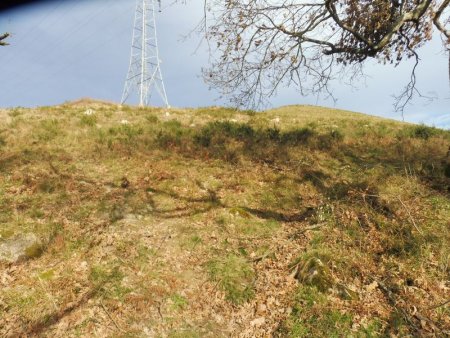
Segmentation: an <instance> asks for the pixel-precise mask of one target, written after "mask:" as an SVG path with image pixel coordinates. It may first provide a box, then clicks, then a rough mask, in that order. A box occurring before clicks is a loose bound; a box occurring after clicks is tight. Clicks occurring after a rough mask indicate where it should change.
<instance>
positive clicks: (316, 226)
mask: <svg viewBox="0 0 450 338" xmlns="http://www.w3.org/2000/svg"><path fill="white" fill-rule="evenodd" d="M326 224H327V223H325V222H324V223H319V224H314V225H311V226H308V227H305V228H302V229H300V230H298V231H296V232H295V233H293V234H292V235H290V236H289V238H290V239H292V238H297V237H298V236H299V235H301V234H303V233H305V232H306V231H310V230H316V229H319V228H321V227H323V226H324V225H326Z"/></svg>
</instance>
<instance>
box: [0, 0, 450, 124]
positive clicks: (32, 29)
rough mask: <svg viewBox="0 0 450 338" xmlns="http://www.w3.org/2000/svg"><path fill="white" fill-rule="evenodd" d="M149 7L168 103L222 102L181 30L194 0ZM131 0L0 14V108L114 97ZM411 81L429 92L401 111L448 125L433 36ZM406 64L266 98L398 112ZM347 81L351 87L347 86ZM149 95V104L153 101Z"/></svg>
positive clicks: (446, 91)
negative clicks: (330, 92) (2, 41)
mask: <svg viewBox="0 0 450 338" xmlns="http://www.w3.org/2000/svg"><path fill="white" fill-rule="evenodd" d="M171 2H172V1H171V0H168V1H166V4H165V3H164V0H163V7H164V9H163V11H162V13H158V33H159V44H160V57H161V59H162V60H163V64H162V71H163V76H164V81H165V85H166V90H167V94H168V97H169V102H170V104H171V105H172V106H176V107H198V106H209V105H225V104H226V103H227V101H226V100H221V99H218V97H219V94H218V93H217V92H215V91H214V90H210V89H209V88H208V85H206V84H205V83H204V82H203V80H202V78H201V69H202V67H206V66H207V65H208V59H209V54H208V52H207V50H206V46H204V45H203V46H201V47H200V48H199V49H197V46H198V43H199V39H200V37H199V36H198V35H195V34H192V35H190V37H188V36H187V35H189V32H190V31H191V30H192V29H193V28H194V27H195V25H196V24H197V23H198V22H199V20H200V18H201V16H202V14H203V12H202V10H203V5H202V1H188V4H184V5H183V4H178V5H173V6H169V5H168V4H169V3H171ZM134 8H135V1H134V0H78V1H75V0H74V1H63V0H55V1H50V2H43V3H41V4H39V5H31V6H26V7H20V8H18V9H16V10H13V11H9V12H2V13H0V32H3V31H8V32H11V33H12V37H11V38H10V39H9V42H10V43H11V45H10V46H8V47H4V48H1V49H0V74H1V77H0V107H14V106H26V107H28V106H38V105H52V104H58V103H62V102H64V101H67V100H75V99H78V98H80V97H92V98H97V99H105V100H111V101H116V102H117V101H119V100H120V98H121V94H122V90H123V85H124V81H125V77H126V74H127V70H128V64H129V56H130V43H131V33H132V28H133V19H134ZM420 56H421V59H422V62H421V64H420V68H419V70H418V82H419V89H420V90H421V91H422V92H423V93H424V94H429V95H432V96H436V97H437V99H435V100H434V101H433V102H431V103H430V102H428V101H427V100H421V99H416V100H415V101H414V102H413V104H412V105H410V106H409V107H408V108H407V110H406V112H405V120H407V121H411V122H418V123H421V122H423V123H426V124H429V125H436V126H440V127H444V128H450V83H449V70H448V55H447V54H445V53H443V48H442V44H441V42H440V39H439V37H437V38H436V39H434V40H433V41H432V42H431V43H430V44H428V45H427V46H426V47H425V48H423V49H422V50H420ZM410 68H411V63H405V64H402V65H401V66H399V67H397V68H393V67H392V66H383V65H378V64H376V63H375V62H372V63H371V64H369V65H368V66H367V67H366V69H365V71H366V73H367V74H368V78H367V79H366V80H365V81H361V82H359V83H356V84H354V86H352V87H350V86H346V85H344V84H339V83H336V84H335V85H334V93H335V96H336V98H337V99H338V100H337V102H336V104H335V103H334V102H333V101H331V100H325V99H324V98H322V97H302V96H301V95H300V94H299V93H298V92H297V91H296V90H295V88H280V89H279V91H278V94H277V96H276V97H274V98H273V99H272V100H271V105H272V106H273V107H277V106H281V105H287V104H318V105H322V106H330V107H336V108H342V109H348V110H353V111H359V112H363V113H367V114H372V115H378V116H384V117H390V118H396V119H400V118H401V116H400V115H399V113H395V112H394V111H393V108H392V103H393V98H392V95H393V94H396V93H399V92H400V91H401V89H402V88H403V86H404V85H405V84H406V83H407V81H408V76H409V71H410ZM355 86H356V89H355V88H354V87H355ZM160 103H161V102H158V100H155V101H153V104H155V105H159V104H160Z"/></svg>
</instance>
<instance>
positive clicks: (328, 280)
mask: <svg viewBox="0 0 450 338" xmlns="http://www.w3.org/2000/svg"><path fill="white" fill-rule="evenodd" d="M295 277H296V278H297V279H298V280H299V281H300V282H301V283H304V284H306V285H311V286H315V287H317V289H318V290H319V291H322V292H324V291H327V290H328V289H330V288H331V287H332V286H333V279H332V276H331V273H330V270H329V268H328V267H327V266H326V265H325V264H324V263H323V262H322V260H321V259H320V258H318V257H311V258H309V259H307V260H305V261H303V262H301V263H300V264H299V266H298V270H297V274H296V276H295Z"/></svg>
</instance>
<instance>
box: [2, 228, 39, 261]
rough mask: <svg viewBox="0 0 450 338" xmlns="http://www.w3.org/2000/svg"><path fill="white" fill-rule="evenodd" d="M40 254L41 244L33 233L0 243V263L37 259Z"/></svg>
mask: <svg viewBox="0 0 450 338" xmlns="http://www.w3.org/2000/svg"><path fill="white" fill-rule="evenodd" d="M41 253H42V243H41V241H40V240H39V238H38V237H37V236H36V235H35V234H33V233H27V234H21V235H17V236H14V237H12V238H10V239H8V240H6V241H0V261H5V262H8V263H16V262H18V261H20V260H24V259H30V258H35V257H38V256H39V255H40V254H41Z"/></svg>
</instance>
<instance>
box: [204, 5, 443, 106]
mask: <svg viewBox="0 0 450 338" xmlns="http://www.w3.org/2000/svg"><path fill="white" fill-rule="evenodd" d="M204 1H205V16H204V18H203V21H202V23H203V25H204V26H203V27H204V33H205V36H206V37H207V39H208V41H210V42H214V44H215V45H216V47H217V51H218V54H214V55H213V56H216V58H215V59H214V61H213V62H212V63H211V65H210V67H209V69H207V70H206V71H205V72H204V76H205V79H206V81H207V82H208V83H210V84H211V85H212V86H213V87H216V88H218V89H220V90H221V92H222V94H224V95H226V96H229V97H230V99H231V100H232V102H233V103H234V104H236V105H243V106H253V107H255V106H259V105H264V103H265V102H267V100H268V98H269V97H270V96H272V95H274V94H275V93H276V92H277V89H278V88H279V87H282V86H285V85H286V86H288V85H291V84H294V85H295V86H296V87H297V88H298V89H299V92H300V93H301V94H302V95H307V94H318V93H321V92H322V93H326V94H331V90H330V83H331V82H332V81H333V80H336V79H341V80H342V79H349V80H350V81H349V82H351V81H352V80H354V79H357V78H358V76H360V75H361V73H362V67H363V65H364V63H365V61H366V60H367V59H369V58H373V59H376V60H378V61H379V62H380V63H391V64H393V65H394V66H395V65H398V64H399V63H400V62H402V61H403V60H404V59H409V58H414V59H415V61H416V64H415V66H414V69H413V73H412V77H411V79H410V80H411V81H410V82H409V84H408V86H407V88H409V89H408V90H407V91H406V92H407V93H408V94H404V95H403V94H401V95H400V97H403V98H408V99H407V100H406V103H408V102H409V101H410V100H411V99H412V97H413V95H412V94H414V93H416V77H415V70H416V68H417V65H418V64H419V60H420V59H419V58H418V55H417V52H416V50H417V49H418V48H419V47H421V46H423V45H424V44H426V43H427V42H428V41H430V40H431V38H432V33H433V27H435V28H437V30H438V31H439V32H440V33H441V34H442V35H443V36H444V37H445V41H443V43H444V45H445V46H446V48H450V41H449V38H448V34H449V28H448V27H449V18H448V17H449V15H448V8H449V4H450V0H391V1H386V0H316V1H314V0H309V1H301V0H240V1H236V0H225V1H220V0H204ZM207 19H208V20H207ZM206 23H208V24H206ZM214 44H213V45H214ZM354 65H359V66H358V67H354ZM411 86H412V88H411ZM400 102H402V103H400ZM397 103H399V105H398V107H403V109H404V107H405V106H406V103H405V102H404V100H400V101H397ZM400 110H401V111H403V110H402V109H400Z"/></svg>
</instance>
